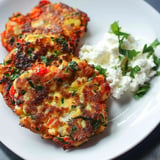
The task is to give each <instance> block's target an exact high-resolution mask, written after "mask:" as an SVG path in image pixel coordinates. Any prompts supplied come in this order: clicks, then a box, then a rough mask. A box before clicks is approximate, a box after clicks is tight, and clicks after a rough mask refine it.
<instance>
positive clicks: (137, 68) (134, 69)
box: [130, 65, 141, 78]
mask: <svg viewBox="0 0 160 160" xmlns="http://www.w3.org/2000/svg"><path fill="white" fill-rule="evenodd" d="M140 70H141V68H140V67H139V66H138V65H136V66H135V67H133V68H132V67H130V76H131V77H132V78H135V74H136V73H138V72H139V71H140Z"/></svg>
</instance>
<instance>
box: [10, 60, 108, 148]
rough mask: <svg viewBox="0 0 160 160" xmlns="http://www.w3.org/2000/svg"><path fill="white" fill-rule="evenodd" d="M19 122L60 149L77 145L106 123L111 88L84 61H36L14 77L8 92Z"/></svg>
mask: <svg viewBox="0 0 160 160" xmlns="http://www.w3.org/2000/svg"><path fill="white" fill-rule="evenodd" d="M9 93H10V96H11V97H12V98H13V99H14V101H15V104H16V107H15V109H14V111H15V113H16V114H17V115H19V116H20V124H21V125H22V126H24V127H26V128H29V129H30V130H32V131H33V132H36V133H39V134H41V135H42V137H43V138H45V139H52V140H53V141H55V142H56V143H58V144H60V145H61V146H62V147H63V148H65V149H66V148H70V147H76V146H79V145H80V144H82V143H84V142H86V141H88V139H89V138H90V137H91V136H93V135H95V134H98V133H100V132H102V131H103V130H104V129H105V127H106V125H107V118H108V117H107V113H106V104H105V101H106V99H107V98H108V96H109V93H110V87H109V86H108V83H107V82H106V79H105V77H104V76H102V75H99V73H97V72H96V71H95V69H94V67H93V66H90V65H88V64H87V62H86V61H84V60H79V59H78V58H73V59H72V61H70V62H66V61H63V62H62V65H61V66H59V67H56V66H54V65H51V66H47V67H46V66H45V65H44V64H39V65H36V66H34V67H32V69H31V70H28V71H26V72H24V73H23V74H22V75H20V77H19V78H17V79H16V80H15V81H14V83H13V85H12V87H11V89H10V91H9Z"/></svg>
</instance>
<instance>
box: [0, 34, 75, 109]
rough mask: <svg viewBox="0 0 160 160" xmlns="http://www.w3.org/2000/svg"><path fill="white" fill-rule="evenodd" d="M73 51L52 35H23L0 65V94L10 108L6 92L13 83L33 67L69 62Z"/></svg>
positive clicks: (64, 42) (11, 102) (56, 36)
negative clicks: (40, 64)
mask: <svg viewBox="0 0 160 160" xmlns="http://www.w3.org/2000/svg"><path fill="white" fill-rule="evenodd" d="M72 53H73V50H72V47H71V46H70V44H69V42H68V41H66V39H65V37H63V36H61V35H59V34H54V35H52V36H47V35H44V34H37V35H32V34H27V35H23V41H22V40H21V41H19V42H18V43H17V44H16V48H15V49H13V50H12V51H11V52H10V53H9V54H8V55H7V57H6V58H5V60H4V63H3V65H0V92H1V93H2V95H3V96H4V99H5V101H6V103H7V104H8V106H9V107H10V108H13V105H14V101H13V100H11V99H10V97H9V94H8V91H9V89H10V87H11V85H12V83H13V81H14V80H15V79H16V78H18V76H19V75H20V74H22V73H23V72H24V71H26V70H28V69H30V68H31V67H32V66H33V65H36V64H38V63H44V64H45V65H46V66H48V65H56V66H59V65H60V64H61V63H62V60H65V61H71V59H72V56H73V54H72Z"/></svg>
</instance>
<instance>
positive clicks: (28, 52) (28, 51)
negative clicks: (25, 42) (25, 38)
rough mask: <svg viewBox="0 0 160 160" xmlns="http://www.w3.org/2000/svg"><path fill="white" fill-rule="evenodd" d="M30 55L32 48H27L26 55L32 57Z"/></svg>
mask: <svg viewBox="0 0 160 160" xmlns="http://www.w3.org/2000/svg"><path fill="white" fill-rule="evenodd" d="M32 53H33V49H32V48H28V50H27V54H28V55H29V56H30V57H32Z"/></svg>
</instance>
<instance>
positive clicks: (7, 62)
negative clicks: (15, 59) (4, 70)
mask: <svg viewBox="0 0 160 160" xmlns="http://www.w3.org/2000/svg"><path fill="white" fill-rule="evenodd" d="M11 62H12V60H11V59H9V60H7V61H6V62H4V65H6V64H11Z"/></svg>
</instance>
